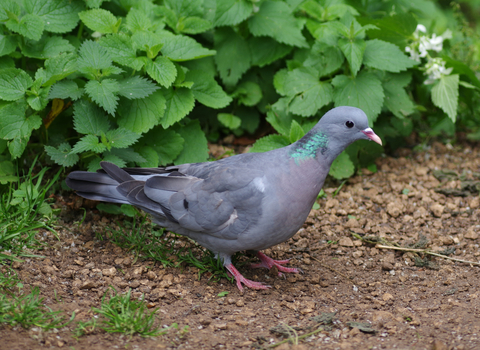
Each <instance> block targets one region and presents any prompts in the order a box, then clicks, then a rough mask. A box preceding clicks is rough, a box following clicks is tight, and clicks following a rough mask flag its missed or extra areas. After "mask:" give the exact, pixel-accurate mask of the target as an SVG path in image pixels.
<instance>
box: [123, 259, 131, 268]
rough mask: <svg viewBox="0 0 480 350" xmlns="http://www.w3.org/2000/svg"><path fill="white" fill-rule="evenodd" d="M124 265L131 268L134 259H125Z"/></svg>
mask: <svg viewBox="0 0 480 350" xmlns="http://www.w3.org/2000/svg"><path fill="white" fill-rule="evenodd" d="M123 265H125V267H130V265H132V259H130V258H129V257H126V258H125V259H123Z"/></svg>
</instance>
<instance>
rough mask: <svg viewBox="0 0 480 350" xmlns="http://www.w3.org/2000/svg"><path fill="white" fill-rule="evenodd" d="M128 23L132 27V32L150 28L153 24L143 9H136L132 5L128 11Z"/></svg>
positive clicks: (129, 27)
mask: <svg viewBox="0 0 480 350" xmlns="http://www.w3.org/2000/svg"><path fill="white" fill-rule="evenodd" d="M126 24H127V27H128V29H130V31H131V32H132V33H136V32H138V31H142V30H148V28H150V27H151V26H152V22H151V21H150V18H149V17H148V16H147V15H146V14H145V13H144V12H143V11H142V10H139V9H136V8H134V7H132V8H131V9H130V11H128V14H127V18H126Z"/></svg>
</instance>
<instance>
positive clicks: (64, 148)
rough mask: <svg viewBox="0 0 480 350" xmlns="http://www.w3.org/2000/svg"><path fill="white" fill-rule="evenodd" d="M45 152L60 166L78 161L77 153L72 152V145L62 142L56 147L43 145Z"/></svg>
mask: <svg viewBox="0 0 480 350" xmlns="http://www.w3.org/2000/svg"><path fill="white" fill-rule="evenodd" d="M45 152H47V154H48V155H49V156H50V158H52V160H53V161H54V162H55V163H57V164H59V165H62V166H65V167H69V166H73V165H75V164H76V163H77V162H78V159H79V157H78V155H77V154H75V153H72V147H71V146H70V145H69V144H68V143H66V142H64V143H62V144H60V145H59V146H58V147H57V148H55V147H52V146H45Z"/></svg>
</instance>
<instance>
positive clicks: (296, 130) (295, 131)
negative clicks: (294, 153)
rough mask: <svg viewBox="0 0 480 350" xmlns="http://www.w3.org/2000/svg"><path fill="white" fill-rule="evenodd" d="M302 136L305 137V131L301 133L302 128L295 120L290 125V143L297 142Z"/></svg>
mask: <svg viewBox="0 0 480 350" xmlns="http://www.w3.org/2000/svg"><path fill="white" fill-rule="evenodd" d="M303 136H305V131H303V128H302V127H301V126H300V124H298V122H297V121H296V120H292V125H291V126H290V143H294V142H297V141H298V140H300V139H301V138H302V137H303Z"/></svg>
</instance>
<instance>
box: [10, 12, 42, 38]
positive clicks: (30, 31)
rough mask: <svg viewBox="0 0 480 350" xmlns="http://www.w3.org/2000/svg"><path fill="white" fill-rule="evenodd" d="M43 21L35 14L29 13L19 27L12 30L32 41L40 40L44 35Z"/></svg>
mask: <svg viewBox="0 0 480 350" xmlns="http://www.w3.org/2000/svg"><path fill="white" fill-rule="evenodd" d="M43 28H44V23H43V20H42V19H41V18H40V17H39V16H37V15H34V14H30V13H27V14H26V15H25V16H23V17H22V19H21V20H20V22H19V23H18V25H16V26H14V28H11V29H12V30H14V31H16V32H18V33H20V34H22V35H23V36H25V37H26V38H28V39H31V40H40V38H41V36H42V33H43Z"/></svg>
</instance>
